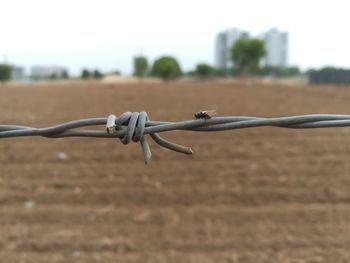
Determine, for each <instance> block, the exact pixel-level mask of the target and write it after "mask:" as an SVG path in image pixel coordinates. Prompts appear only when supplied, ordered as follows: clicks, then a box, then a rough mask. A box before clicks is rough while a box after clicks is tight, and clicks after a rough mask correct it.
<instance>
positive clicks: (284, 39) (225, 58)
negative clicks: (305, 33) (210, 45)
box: [214, 28, 288, 72]
mask: <svg viewBox="0 0 350 263" xmlns="http://www.w3.org/2000/svg"><path fill="white" fill-rule="evenodd" d="M241 37H249V33H248V32H247V31H244V30H241V29H238V28H231V29H227V30H225V31H222V32H220V33H218V34H217V35H216V39H215V63H214V64H215V67H217V68H220V69H223V70H225V71H226V72H227V70H228V69H230V68H232V67H233V62H232V58H231V48H232V46H233V45H234V44H235V42H236V41H237V40H238V39H239V38H241ZM257 38H260V39H262V40H264V42H265V48H266V55H265V57H264V58H263V59H262V61H261V64H262V65H264V66H279V67H286V66H287V65H288V33H287V32H281V31H279V30H277V29H275V28H273V29H270V30H269V31H267V32H265V33H263V34H261V35H260V36H258V37H257Z"/></svg>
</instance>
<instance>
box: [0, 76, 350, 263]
mask: <svg viewBox="0 0 350 263" xmlns="http://www.w3.org/2000/svg"><path fill="white" fill-rule="evenodd" d="M349 105H350V89H347V88H335V87H310V86H304V85H299V86H294V85H282V84H262V83H248V82H239V83H235V82H232V83H220V82H218V83H215V82H207V83H168V84H147V83H143V84H139V85H138V84H98V83H85V84H80V85H78V84H75V85H73V86H71V87H70V86H69V85H48V86H45V85H39V86H35V85H28V86H22V87H12V86H8V87H0V108H1V113H0V123H1V124H9V123H12V124H23V125H31V126H36V127H43V126H48V125H52V124H56V123H60V122H64V121H69V120H73V119H78V118H89V117H106V116H107V115H109V114H110V113H114V114H116V115H119V114H121V113H122V112H124V111H141V110H146V111H147V112H148V114H149V116H150V118H151V119H153V120H184V119H191V118H193V113H194V112H196V111H199V110H203V109H212V108H215V109H216V110H217V111H218V113H219V115H248V116H249V115H251V116H268V117H270V116H271V117H272V116H284V115H297V114H308V113H339V114H348V113H349V109H350V106H349ZM163 136H164V137H165V138H168V139H171V140H172V141H174V142H178V143H180V144H183V145H189V146H192V147H193V149H194V151H195V154H194V155H193V156H186V155H181V154H178V153H175V152H171V151H166V150H164V149H163V148H160V147H158V145H156V144H154V143H153V142H152V141H151V140H149V141H150V143H151V149H152V153H153V158H152V161H151V163H150V164H149V165H147V166H146V165H144V162H143V157H142V153H141V149H140V146H139V145H138V144H135V143H132V144H129V145H127V146H125V145H123V144H121V142H120V141H119V140H117V139H115V140H113V139H92V138H66V139H55V140H52V139H46V138H42V137H27V138H11V139H1V140H0V261H1V262H10V263H11V262H87V263H90V262H129V263H134V262H146V263H151V262H152V263H153V262H155V263H214V262H215V263H223V262H225V263H234V262H350V250H349V248H350V173H349V172H350V128H333V129H318V130H289V129H282V128H269V127H264V128H253V129H242V130H236V131H226V132H220V133H195V132H183V131H179V132H168V133H164V134H163Z"/></svg>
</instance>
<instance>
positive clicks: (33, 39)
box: [0, 0, 350, 74]
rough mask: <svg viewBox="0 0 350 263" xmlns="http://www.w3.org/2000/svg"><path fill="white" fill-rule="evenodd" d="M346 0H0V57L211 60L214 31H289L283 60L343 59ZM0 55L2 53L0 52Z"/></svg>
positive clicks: (64, 61)
mask: <svg viewBox="0 0 350 263" xmlns="http://www.w3.org/2000/svg"><path fill="white" fill-rule="evenodd" d="M349 25H350V1H349V0H332V1H329V0H318V1H316V0H304V1H301V0H294V1H292V0H288V1H287V0H279V1H278V0H260V1H259V0H238V1H236V0H215V1H211V0H207V1H204V0H202V1H200V0H198V1H194V0H187V1H186V0H184V1H183V0H172V1H165V0H163V1H161V0H147V1H142V0H139V1H138V0H123V1H119V0H114V1H112V0H60V1H57V0H11V1H10V0H0V59H1V56H3V55H6V56H7V58H8V60H9V62H11V63H15V64H19V65H24V66H26V67H29V66H30V65H33V64H50V65H52V64H55V65H64V66H67V67H68V68H69V69H70V70H71V72H73V73H78V72H80V69H81V68H82V67H91V68H93V67H98V68H100V69H101V70H103V71H110V70H116V69H118V70H121V71H122V73H126V74H129V73H131V72H132V57H133V56H134V55H136V54H138V53H139V52H140V50H142V52H143V54H144V55H146V56H147V57H148V58H149V59H150V60H151V61H153V60H154V58H156V57H158V56H160V55H164V54H170V55H174V56H176V57H177V58H178V59H179V61H180V64H181V66H182V68H183V69H184V70H190V69H192V68H194V66H195V65H196V64H197V63H198V62H208V63H210V64H212V63H213V60H214V40H215V35H216V33H217V32H218V31H221V30H224V29H227V28H230V27H238V28H242V29H245V30H248V31H250V32H251V33H252V34H253V35H254V34H259V33H261V32H263V31H266V30H268V29H270V28H271V27H277V28H278V29H280V30H285V31H288V32H289V38H290V53H289V64H297V65H299V66H301V67H302V68H304V69H305V68H308V67H320V66H324V65H335V66H342V67H350V56H349V55H348V54H349V53H350V52H349V49H350V34H349V33H350V29H349ZM1 60H2V59H1Z"/></svg>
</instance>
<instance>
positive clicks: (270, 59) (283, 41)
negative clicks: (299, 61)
mask: <svg viewBox="0 0 350 263" xmlns="http://www.w3.org/2000/svg"><path fill="white" fill-rule="evenodd" d="M261 38H262V39H263V40H264V41H265V48H266V55H265V57H264V59H263V61H262V64H263V65H265V66H279V67H286V66H287V64H288V33H287V32H281V31H278V30H277V29H276V28H273V29H270V30H269V31H267V32H265V33H263V34H262V36H261Z"/></svg>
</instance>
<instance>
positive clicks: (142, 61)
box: [134, 56, 148, 78]
mask: <svg viewBox="0 0 350 263" xmlns="http://www.w3.org/2000/svg"><path fill="white" fill-rule="evenodd" d="M147 73H148V61H147V58H146V57H144V56H137V57H135V58H134V76H136V77H139V78H143V77H145V76H146V75H147Z"/></svg>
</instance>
